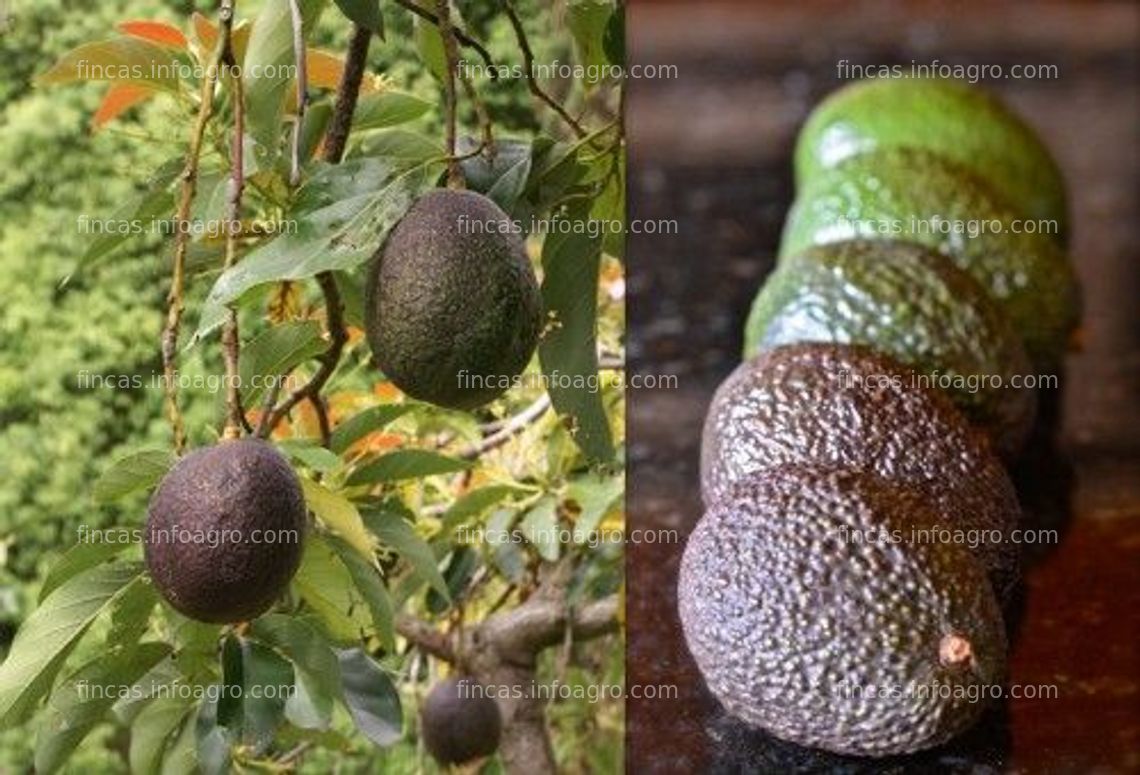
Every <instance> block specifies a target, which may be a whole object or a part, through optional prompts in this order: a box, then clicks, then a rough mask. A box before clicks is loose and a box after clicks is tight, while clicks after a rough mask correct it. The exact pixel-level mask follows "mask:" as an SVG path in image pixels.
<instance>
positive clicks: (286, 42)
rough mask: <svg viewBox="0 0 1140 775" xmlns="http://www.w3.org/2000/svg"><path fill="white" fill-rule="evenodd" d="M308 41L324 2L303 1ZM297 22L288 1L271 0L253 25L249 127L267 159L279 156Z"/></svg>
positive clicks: (247, 85) (245, 67)
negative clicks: (293, 17) (265, 152)
mask: <svg viewBox="0 0 1140 775" xmlns="http://www.w3.org/2000/svg"><path fill="white" fill-rule="evenodd" d="M300 5H301V15H302V17H303V22H302V27H303V29H304V32H305V35H306V37H307V36H308V35H309V33H311V32H312V30H313V28H314V27H315V26H316V20H317V17H318V16H319V15H320V12H321V10H322V9H323V7H324V2H323V0H300ZM293 67H294V59H293V21H292V17H291V15H290V13H289V2H288V0H268V2H266V3H265V4H264V6H262V8H261V12H260V13H259V14H258V15H257V18H256V19H254V21H253V27H252V29H251V30H250V33H249V43H248V44H247V46H246V50H245V61H244V62H243V63H242V87H243V89H244V90H245V103H246V108H245V115H246V126H247V129H246V131H248V132H249V133H250V134H251V135H252V136H253V138H254V139H255V140H256V141H257V142H258V144H259V145H260V146H261V147H262V149H263V150H265V151H267V152H268V153H267V157H268V158H271V157H272V156H274V155H276V152H277V146H278V140H279V139H280V135H281V126H282V118H283V116H284V112H285V96H286V94H287V93H288V91H289V88H290V86H291V85H292V83H293V81H294V80H295V79H294V78H293V77H292V75H293Z"/></svg>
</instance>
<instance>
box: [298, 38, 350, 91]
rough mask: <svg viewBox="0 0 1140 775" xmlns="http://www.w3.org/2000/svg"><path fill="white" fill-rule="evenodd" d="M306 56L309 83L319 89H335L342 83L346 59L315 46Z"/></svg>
mask: <svg viewBox="0 0 1140 775" xmlns="http://www.w3.org/2000/svg"><path fill="white" fill-rule="evenodd" d="M305 56H306V57H307V58H308V61H307V62H306V67H307V69H308V74H309V85H310V86H315V87H317V88H318V89H335V88H336V87H337V84H339V83H340V76H341V74H342V73H343V72H344V60H343V59H341V58H340V57H337V56H334V55H333V54H329V53H328V52H326V51H318V50H317V49H315V48H311V49H309V50H308V51H306V52H305ZM361 87H362V88H361V91H363V84H361Z"/></svg>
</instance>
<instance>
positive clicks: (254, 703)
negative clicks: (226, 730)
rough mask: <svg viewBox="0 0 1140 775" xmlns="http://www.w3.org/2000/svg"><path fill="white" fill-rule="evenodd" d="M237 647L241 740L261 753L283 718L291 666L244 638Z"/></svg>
mask: <svg viewBox="0 0 1140 775" xmlns="http://www.w3.org/2000/svg"><path fill="white" fill-rule="evenodd" d="M241 647H242V649H241V652H242V693H241V699H240V701H241V730H242V740H243V741H244V742H245V744H246V745H250V746H252V747H253V748H254V750H255V751H257V752H258V753H264V752H265V751H266V749H268V747H269V745H270V744H271V743H272V742H273V736H274V733H275V732H276V730H277V728H278V727H279V726H280V725H281V721H282V719H284V718H285V704H286V702H287V701H288V698H289V696H290V694H291V692H292V690H293V687H294V685H295V683H296V679H295V677H294V673H293V666H292V665H291V664H290V663H289V662H287V661H286V660H285V659H284V658H283V657H282V656H280V655H279V654H278V653H277V652H275V651H274V650H273V649H271V648H269V647H267V646H264V645H262V644H260V643H256V642H253V641H250V640H245V639H243V640H242V643H241ZM232 728H233V727H232V726H231V729H232Z"/></svg>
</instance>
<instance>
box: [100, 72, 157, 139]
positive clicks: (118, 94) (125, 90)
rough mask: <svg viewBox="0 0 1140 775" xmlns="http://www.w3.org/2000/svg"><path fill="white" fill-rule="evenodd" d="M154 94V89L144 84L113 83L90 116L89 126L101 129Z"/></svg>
mask: <svg viewBox="0 0 1140 775" xmlns="http://www.w3.org/2000/svg"><path fill="white" fill-rule="evenodd" d="M153 96H154V90H153V89H149V88H147V87H146V86H135V85H133V84H128V83H123V84H115V85H113V86H112V87H111V88H110V89H108V90H107V93H106V94H104V95H103V101H102V102H100V103H99V108H98V109H97V110H96V111H95V115H94V116H92V117H91V127H92V128H93V129H96V130H97V129H101V128H103V127H104V126H106V125H107V124H109V123H110V122H112V121H114V120H115V119H116V118H118V117H119V116H121V115H123V114H124V113H126V112H127V111H128V110H130V109H131V108H133V107H134V106H135V105H138V104H139V103H142V102H146V101H147V100H149V99H150V98H151V97H153Z"/></svg>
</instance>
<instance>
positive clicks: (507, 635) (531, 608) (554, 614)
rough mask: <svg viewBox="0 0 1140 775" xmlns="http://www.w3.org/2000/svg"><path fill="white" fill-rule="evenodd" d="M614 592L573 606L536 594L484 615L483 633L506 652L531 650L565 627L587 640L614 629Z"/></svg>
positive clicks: (553, 640) (555, 639) (546, 644)
mask: <svg viewBox="0 0 1140 775" xmlns="http://www.w3.org/2000/svg"><path fill="white" fill-rule="evenodd" d="M618 605H619V601H618V596H617V595H610V596H609V597H605V598H602V599H601V600H593V601H590V602H589V603H586V604H585V605H582V606H580V607H577V608H571V607H570V606H568V605H567V604H566V603H565V602H563V601H559V600H550V599H547V598H543V597H540V596H534V597H531V598H530V599H529V600H527V602H525V603H523V604H522V605H521V606H519V607H518V608H514V609H511V610H510V611H505V612H503V613H501V614H496V615H495V616H493V617H491V618H490V619H488V620H487V621H486V622H484V623H483V625H482V630H483V636H484V638H485V639H486V640H488V641H491V642H493V643H494V644H495V646H496V647H497V648H498V649H499V650H500V651H502V652H505V653H507V654H534V653H537V652H538V651H541V650H542V649H545V648H549V647H550V646H554V645H556V644H558V643H560V642H561V640H562V638H563V636H564V635H565V633H566V628H567V627H569V628H570V630H571V633H572V635H573V637H574V638H575V640H589V639H590V638H597V637H600V636H602V635H608V634H610V633H613V632H616V631H617V629H618V619H617V614H618Z"/></svg>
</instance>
